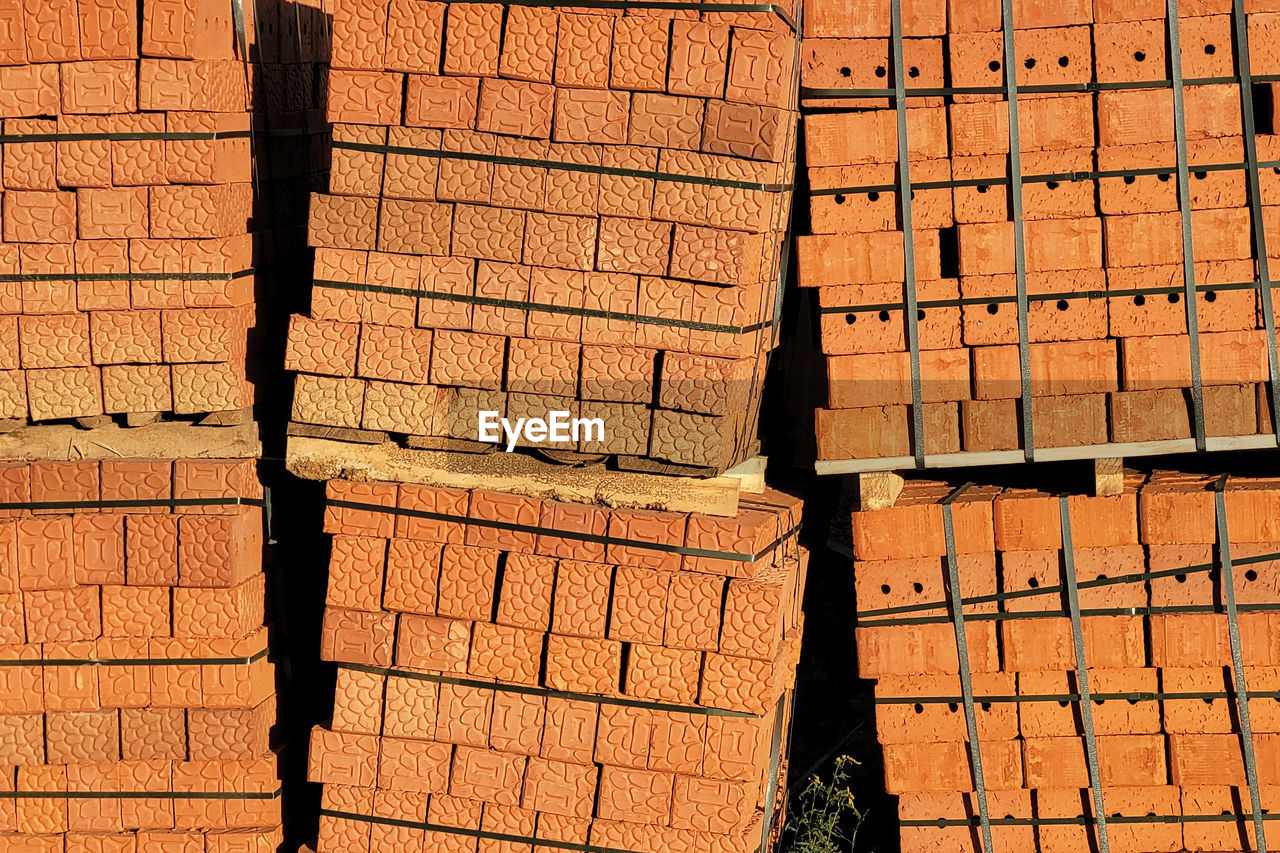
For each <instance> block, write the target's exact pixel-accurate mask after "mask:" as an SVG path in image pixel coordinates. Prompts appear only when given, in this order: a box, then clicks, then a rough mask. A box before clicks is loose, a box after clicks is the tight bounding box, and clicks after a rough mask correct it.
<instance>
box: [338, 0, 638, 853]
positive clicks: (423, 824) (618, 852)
mask: <svg viewBox="0 0 1280 853" xmlns="http://www.w3.org/2000/svg"><path fill="white" fill-rule="evenodd" d="M450 2H458V0H450ZM320 814H321V816H323V817H331V818H335V819H337V820H353V821H357V822H359V823H372V824H377V825H379V826H395V827H399V828H401V829H417V830H422V831H425V832H440V833H445V834H448V835H461V836H464V837H467V838H478V839H481V840H486V841H501V842H506V843H508V844H522V845H525V846H526V847H528V846H533V847H535V848H543V847H549V848H553V849H555V850H571V851H575V853H637V851H634V850H624V849H621V848H618V847H601V846H599V845H596V844H578V843H575V842H569V841H552V840H549V839H546V838H536V837H534V838H531V837H528V836H524V835H511V834H509V833H506V832H489V831H487V830H483V829H467V828H465V827H461V826H445V825H444V824H438V823H431V822H429V821H417V820H401V819H399V818H392V817H377V816H375V815H366V814H358V813H356V812H344V811H338V810H336V809H325V808H322V809H320Z"/></svg>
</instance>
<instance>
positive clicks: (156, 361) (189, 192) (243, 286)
mask: <svg viewBox="0 0 1280 853" xmlns="http://www.w3.org/2000/svg"><path fill="white" fill-rule="evenodd" d="M238 5H241V4H240V3H238V2H233V0H226V2H221V3H201V4H197V3H195V2H183V0H146V2H144V3H142V4H138V3H134V2H123V0H79V2H78V3H77V2H71V0H56V2H26V3H22V2H9V3H5V4H4V5H3V8H0V33H2V34H3V35H2V36H0V118H2V119H3V123H4V127H3V134H4V142H3V151H2V156H3V169H2V173H0V185H2V187H3V210H2V212H0V218H2V220H3V228H2V229H0V231H2V233H0V238H2V240H3V242H0V418H3V419H17V420H21V421H26V420H30V421H45V420H53V419H65V418H76V417H89V416H96V415H102V414H119V413H156V412H158V413H166V412H172V413H176V414H182V415H191V414H199V413H207V412H214V411H224V410H232V409H240V408H244V407H246V406H249V405H251V404H252V403H253V393H252V387H251V385H250V383H249V381H248V377H247V372H246V359H247V344H246V338H247V336H248V334H249V330H250V329H251V328H253V327H254V326H255V324H256V318H255V277H254V268H255V263H256V262H257V261H259V260H260V258H257V257H256V251H255V250H256V249H258V248H259V247H257V246H256V245H255V232H259V233H260V232H262V231H263V225H262V223H261V222H259V223H257V224H256V225H255V223H254V219H255V210H254V183H253V180H254V164H253V162H252V161H251V152H253V151H254V147H253V144H251V140H250V138H249V133H248V132H249V130H250V126H251V122H252V120H253V112H254V110H255V106H256V104H255V99H256V98H258V97H259V95H261V94H262V93H263V92H267V93H270V92H278V91H279V90H280V89H281V88H282V84H283V87H284V88H289V87H290V86H292V83H288V82H287V81H290V80H296V78H298V77H299V76H305V75H307V74H310V73H312V69H313V66H314V61H315V59H316V58H317V57H316V55H315V53H316V50H315V47H316V44H315V43H314V41H313V40H310V39H309V41H312V43H311V44H310V45H308V47H307V48H306V51H305V52H306V53H307V54H308V55H306V56H301V55H297V56H291V57H289V62H279V61H276V60H278V59H279V55H278V54H279V51H278V50H277V48H276V45H275V44H274V42H273V43H272V44H271V45H270V46H269V49H267V50H266V52H267V53H268V54H269V55H271V56H273V57H274V58H273V63H272V67H271V69H270V70H269V71H268V70H266V68H267V66H266V65H265V64H264V63H261V62H258V61H257V57H258V56H259V54H260V53H261V50H260V49H261V48H263V47H264V46H265V45H267V42H268V37H267V36H264V37H263V40H261V41H260V40H259V38H258V36H257V27H258V26H263V27H264V29H266V31H267V33H268V34H269V35H270V37H271V39H274V37H275V35H276V31H275V30H274V29H272V28H271V27H269V26H267V21H266V20H264V21H258V20H256V19H255V18H254V16H253V14H252V13H253V10H254V4H253V3H252V2H244V3H243V12H244V15H245V27H246V39H247V44H248V49H249V51H250V56H251V57H253V58H254V61H253V62H252V63H248V64H247V63H246V58H245V56H244V55H243V53H242V51H241V49H240V47H238V46H237V35H236V30H235V27H234V25H233V6H238ZM277 5H278V4H274V3H271V4H268V3H263V4H262V8H263V9H264V19H270V21H275V19H276V17H277V14H276V13H277ZM197 7H198V8H197ZM266 10H269V11H270V14H269V15H266V14H265V11H266ZM289 14H290V15H291V16H292V15H293V14H294V10H293V9H292V8H291V9H290V10H289ZM307 20H312V18H311V17H307ZM294 29H296V28H294ZM304 60H305V62H307V63H310V64H308V65H304V64H303V62H304ZM308 88H310V89H312V90H314V86H310V87H308V86H301V87H297V86H294V87H293V91H295V92H296V91H306V90H307V89H308ZM307 100H308V99H307V98H306V97H300V98H293V99H288V98H286V99H284V100H278V101H277V105H278V106H279V107H280V108H281V109H282V110H292V111H294V112H293V113H286V115H294V114H296V113H302V112H305V109H306V108H307V107H308V106H310V105H311V104H309V103H306V101H307ZM311 103H314V97H312V98H311ZM295 118H296V115H295ZM182 134H191V135H192V136H191V137H187V138H181V137H180V136H179V137H178V138H174V137H173V136H172V135H182ZM258 145H259V147H260V150H261V148H262V147H263V143H262V142H261V141H259V143H258ZM259 159H260V161H261V162H263V163H265V162H266V158H261V157H260V158H259ZM279 171H280V172H281V174H284V173H285V171H286V170H283V169H281V170H279ZM264 180H265V178H264ZM265 219H271V220H272V221H274V222H277V223H278V221H279V220H278V217H277V218H273V217H269V216H264V220H265ZM276 260H278V259H276ZM131 273H135V274H138V276H139V278H137V279H131V278H130V275H129V274H131ZM170 273H172V274H173V276H174V277H173V278H166V277H165V275H166V274H170ZM205 273H207V274H209V277H208V278H203V277H202V274H205Z"/></svg>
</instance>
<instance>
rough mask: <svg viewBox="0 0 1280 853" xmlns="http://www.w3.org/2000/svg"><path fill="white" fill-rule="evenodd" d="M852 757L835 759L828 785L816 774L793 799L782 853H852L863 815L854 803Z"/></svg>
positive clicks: (783, 838) (783, 833) (853, 761)
mask: <svg viewBox="0 0 1280 853" xmlns="http://www.w3.org/2000/svg"><path fill="white" fill-rule="evenodd" d="M857 763H858V762H857V761H855V760H854V759H853V758H852V757H851V756H848V755H842V756H840V757H839V758H837V759H836V765H835V769H834V770H833V771H832V774H831V781H829V782H827V781H824V780H823V779H822V777H821V776H819V775H817V774H816V773H815V774H814V775H813V776H810V777H809V781H808V784H806V785H805V787H804V790H803V791H801V792H800V795H799V796H798V797H796V798H795V800H794V801H793V803H792V806H791V813H790V814H789V815H788V817H787V825H786V827H785V828H784V829H783V831H782V850H783V851H784V853H851V851H852V850H853V841H854V838H856V837H857V834H858V827H859V826H860V825H861V824H862V812H860V811H858V806H857V804H856V803H855V802H854V799H853V788H852V782H853V771H852V768H853V767H854V766H855V765H856V764H857Z"/></svg>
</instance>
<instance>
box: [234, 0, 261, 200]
mask: <svg viewBox="0 0 1280 853" xmlns="http://www.w3.org/2000/svg"><path fill="white" fill-rule="evenodd" d="M249 2H250V3H253V4H254V6H253V11H254V15H253V26H254V29H255V31H256V30H257V27H258V14H257V12H258V7H257V0H249ZM231 23H232V26H234V27H235V31H236V45H237V46H238V47H239V48H240V60H241V62H243V63H244V93H245V98H246V100H247V103H246V104H245V109H246V110H247V111H248V113H249V170H250V172H251V174H252V175H253V198H254V201H255V203H258V204H261V203H262V185H261V182H260V180H259V177H258V141H257V129H256V124H257V123H256V122H255V121H254V118H255V112H256V111H255V110H254V108H253V107H254V105H253V63H252V62H251V61H250V57H249V32H248V28H247V27H246V26H245V21H244V0H231Z"/></svg>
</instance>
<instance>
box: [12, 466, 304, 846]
mask: <svg viewBox="0 0 1280 853" xmlns="http://www.w3.org/2000/svg"><path fill="white" fill-rule="evenodd" d="M262 494H263V492H262V487H261V485H260V484H259V482H258V480H257V475H256V471H255V462H254V461H252V460H233V461H219V460H178V461H167V460H145V461H128V460H123V461H104V462H102V463H96V462H62V463H55V462H33V463H30V464H21V463H5V464H0V504H3V505H4V508H3V510H2V511H0V613H2V614H3V615H2V616H0V659H3V660H4V662H5V664H6V665H5V666H4V667H3V668H0V770H2V771H3V776H4V780H3V781H0V789H2V790H0V849H3V850H6V851H17V852H18V853H64V851H65V853H135V851H136V853H161V851H165V853H168V851H183V853H193V851H199V853H271V851H274V850H276V849H277V848H278V846H279V844H280V843H281V840H282V839H281V826H280V824H281V813H280V800H279V791H278V789H279V784H280V783H279V781H278V779H277V772H276V757H275V755H274V754H273V753H272V752H271V749H270V745H269V732H270V729H271V727H272V726H273V725H274V723H275V714H276V694H275V678H274V674H273V673H274V667H273V664H272V663H270V662H269V661H268V660H267V659H266V657H265V656H264V655H263V654H262V653H263V652H264V651H265V650H266V647H267V629H266V628H265V627H264V625H263V622H264V616H263V601H264V593H263V584H264V576H263V573H262V544H263V522H262V509H261V507H260V506H252V505H247V504H246V505H238V506H237V505H233V504H231V505H229V504H227V503H225V502H224V503H221V504H204V505H202V504H200V503H199V501H202V500H209V499H226V498H243V499H247V500H254V499H258V500H260V499H261V498H262ZM170 499H176V500H179V501H184V502H187V505H183V506H179V507H178V508H171V507H169V506H164V505H152V506H147V507H138V508H130V509H120V508H101V509H87V508H86V509H42V508H35V509H17V508H14V505H16V504H30V503H33V502H34V503H36V504H49V503H63V502H74V503H81V502H87V503H93V502H113V501H146V502H163V501H168V500H170ZM186 660H191V661H192V663H184V661H186ZM42 661H43V662H45V663H42ZM111 793H120V795H121V796H120V797H111V796H106V795H108V794H111ZM201 794H207V796H200V795H201Z"/></svg>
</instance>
